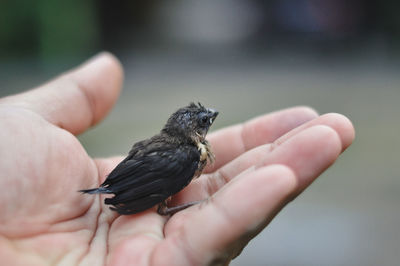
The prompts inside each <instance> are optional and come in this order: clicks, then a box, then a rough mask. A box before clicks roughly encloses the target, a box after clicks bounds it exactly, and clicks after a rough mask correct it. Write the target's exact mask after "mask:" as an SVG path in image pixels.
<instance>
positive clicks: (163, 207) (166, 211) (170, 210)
mask: <svg viewBox="0 0 400 266" xmlns="http://www.w3.org/2000/svg"><path fill="white" fill-rule="evenodd" d="M200 202H202V201H192V202H188V203H185V204H182V205H179V206H174V207H168V206H167V204H166V203H165V202H163V203H160V204H159V205H158V209H157V213H158V214H160V215H173V214H175V213H177V212H179V211H182V210H184V209H186V208H189V207H191V206H193V205H196V204H198V203H200Z"/></svg>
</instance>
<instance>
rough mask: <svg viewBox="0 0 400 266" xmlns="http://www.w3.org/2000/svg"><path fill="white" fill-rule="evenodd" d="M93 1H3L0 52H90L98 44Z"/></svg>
mask: <svg viewBox="0 0 400 266" xmlns="http://www.w3.org/2000/svg"><path fill="white" fill-rule="evenodd" d="M96 16H97V11H96V4H95V2H94V1H90V0H89V1H79V0H70V1H61V2H59V1H51V0H38V1H20V0H17V1H11V0H5V1H1V2H0V56H1V57H6V58H7V57H20V56H26V55H28V56H32V55H36V56H40V57H41V58H44V59H51V58H52V57H53V56H55V55H57V57H68V56H71V55H75V56H76V55H78V56H79V55H81V56H85V55H86V56H87V55H88V54H89V53H93V50H94V49H95V48H96V46H97V43H98V41H97V39H98V34H99V27H98V22H97V18H96Z"/></svg>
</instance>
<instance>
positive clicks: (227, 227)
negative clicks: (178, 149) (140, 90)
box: [0, 53, 354, 265]
mask: <svg viewBox="0 0 400 266" xmlns="http://www.w3.org/2000/svg"><path fill="white" fill-rule="evenodd" d="M122 80H123V70H122V67H121V65H120V63H119V62H118V60H117V59H116V58H115V57H113V56H112V55H110V54H108V53H102V54H100V55H98V56H97V57H95V58H93V59H91V60H90V61H89V62H87V63H85V64H84V65H83V66H81V67H79V68H77V69H75V70H72V71H70V72H68V73H66V74H63V75H62V76H60V77H58V78H56V79H54V80H52V81H50V82H49V83H47V84H45V85H43V86H40V87H38V88H35V89H33V90H29V91H27V92H24V93H21V94H18V95H13V96H9V97H5V98H2V99H0V128H1V131H0V158H2V159H1V160H0V169H1V173H0V187H1V188H2V192H1V193H0V210H1V212H0V258H1V261H2V264H4V265H47V264H49V265H53V264H57V265H78V264H81V265H104V264H108V265H128V264H130V265H209V264H227V263H229V262H230V260H231V259H232V258H234V257H235V256H237V255H238V254H239V253H240V252H241V250H242V249H243V248H244V247H245V246H246V244H247V243H248V241H250V240H251V239H252V238H253V237H255V236H256V235H257V234H258V233H259V232H260V231H261V230H262V229H264V228H265V226H267V225H268V224H269V222H270V221H271V220H272V219H273V218H274V216H275V215H276V214H277V213H278V212H279V211H280V210H281V209H282V208H283V207H284V206H285V205H286V204H287V203H288V202H290V201H291V200H294V199H295V198H296V196H297V195H299V194H300V193H301V192H302V191H303V190H304V189H305V188H307V187H308V186H309V185H310V184H311V183H312V182H313V181H314V180H315V179H316V178H317V177H318V176H319V175H320V174H321V173H323V172H324V171H325V170H326V169H327V168H328V167H329V166H330V165H331V164H333V163H334V162H335V160H336V159H337V158H338V156H339V155H340V154H341V153H342V152H343V151H344V150H345V149H346V148H347V147H348V146H349V145H350V144H351V143H352V141H353V139H354V128H353V126H352V124H351V122H350V121H349V120H348V119H347V118H346V117H344V116H342V115H340V114H333V113H332V114H325V115H321V116H319V115H318V114H317V113H316V112H315V111H314V110H313V109H311V108H308V107H293V108H289V109H285V110H281V111H278V112H274V113H270V114H266V115H262V116H260V117H257V118H254V119H252V120H250V121H247V122H244V123H242V124H238V125H233V126H231V127H228V128H224V129H221V130H219V131H216V132H214V133H211V134H210V135H209V137H208V140H209V141H210V143H211V145H212V147H213V150H214V152H215V155H216V158H217V160H216V162H215V164H213V165H212V166H209V167H208V168H206V169H205V172H204V174H203V175H202V176H201V177H200V178H198V179H196V180H194V181H193V182H192V183H191V184H190V185H189V186H188V187H186V188H185V189H184V190H183V191H181V192H180V193H178V194H177V195H175V196H174V197H173V199H172V202H171V203H172V204H174V205H177V204H181V203H185V202H189V201H195V200H205V201H204V202H203V203H201V204H198V205H195V206H192V207H190V208H188V209H186V210H183V211H181V212H179V213H176V214H175V215H173V216H172V217H170V218H169V217H165V216H160V215H158V214H157V213H156V210H155V208H154V209H151V210H147V211H144V212H142V213H138V214H135V215H129V216H119V215H117V214H116V213H115V212H112V211H111V210H109V209H108V207H107V206H104V204H103V197H100V196H86V195H82V194H80V193H77V191H78V190H79V189H83V188H88V187H95V186H98V185H99V184H101V183H102V181H103V180H104V179H105V177H106V176H107V174H108V173H109V172H110V171H111V170H112V169H113V167H115V166H116V165H117V163H118V162H119V161H120V160H121V159H122V157H113V158H102V159H93V158H91V157H90V156H88V154H87V153H86V151H85V150H84V148H83V147H82V145H81V144H80V143H79V141H78V140H77V138H76V137H75V136H76V135H77V134H79V133H82V132H84V131H85V130H86V129H88V128H89V127H90V126H93V125H95V124H96V123H98V122H99V121H100V120H101V119H102V118H104V117H105V116H106V114H107V113H108V111H109V110H110V109H111V108H112V106H113V105H114V103H115V102H116V100H117V98H118V95H119V93H120V89H121V85H122Z"/></svg>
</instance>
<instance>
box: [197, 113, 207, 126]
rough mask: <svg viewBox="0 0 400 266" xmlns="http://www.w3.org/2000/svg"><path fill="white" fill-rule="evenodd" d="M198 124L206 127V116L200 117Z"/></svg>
mask: <svg viewBox="0 0 400 266" xmlns="http://www.w3.org/2000/svg"><path fill="white" fill-rule="evenodd" d="M199 123H200V124H201V126H206V125H208V117H207V115H202V116H200V117H199Z"/></svg>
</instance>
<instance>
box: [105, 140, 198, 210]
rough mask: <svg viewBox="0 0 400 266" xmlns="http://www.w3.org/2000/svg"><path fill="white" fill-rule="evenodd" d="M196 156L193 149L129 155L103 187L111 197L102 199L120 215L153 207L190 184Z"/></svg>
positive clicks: (157, 148)
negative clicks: (112, 195)
mask: <svg viewBox="0 0 400 266" xmlns="http://www.w3.org/2000/svg"><path fill="white" fill-rule="evenodd" d="M199 158H200V155H199V152H198V151H197V148H196V147H194V146H180V147H178V148H177V147H176V146H174V145H171V144H169V145H166V144H164V145H161V146H160V145H155V147H153V148H152V147H147V151H146V152H140V153H132V154H131V155H129V156H128V157H127V158H126V159H125V160H124V161H122V162H121V163H120V164H119V165H118V166H117V167H116V168H115V169H114V170H113V171H112V172H111V173H110V175H109V176H108V177H107V179H106V181H105V182H104V183H103V186H106V187H107V188H108V189H109V190H111V191H112V192H113V193H114V194H115V196H114V197H113V198H108V199H106V201H105V203H106V204H111V205H114V207H112V209H113V210H116V211H117V212H119V213H120V214H133V213H137V212H140V211H143V210H146V209H148V208H151V207H153V206H155V205H156V204H158V203H160V202H162V201H164V200H165V199H167V198H168V197H169V196H171V195H173V194H175V193H177V192H178V191H180V190H181V189H182V188H184V187H185V186H186V185H188V184H189V182H190V181H191V180H192V178H193V175H194V173H195V171H196V169H197V167H198V162H199Z"/></svg>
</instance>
